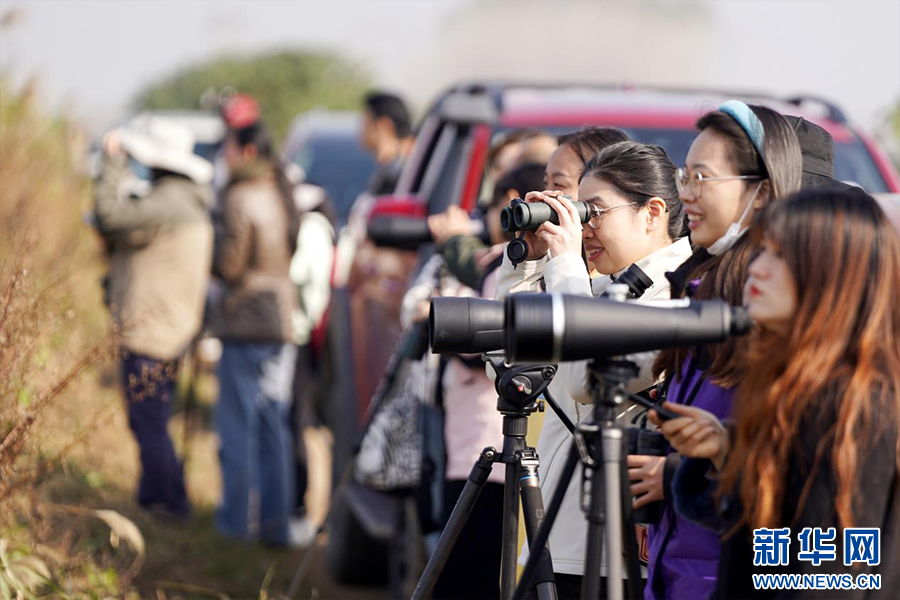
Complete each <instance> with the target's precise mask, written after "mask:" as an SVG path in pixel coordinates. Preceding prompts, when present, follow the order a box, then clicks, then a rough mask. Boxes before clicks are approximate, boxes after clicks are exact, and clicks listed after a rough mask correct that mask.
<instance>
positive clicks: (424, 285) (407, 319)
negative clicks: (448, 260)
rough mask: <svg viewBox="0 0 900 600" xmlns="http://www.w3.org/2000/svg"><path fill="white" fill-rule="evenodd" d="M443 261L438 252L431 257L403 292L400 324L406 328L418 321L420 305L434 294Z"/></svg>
mask: <svg viewBox="0 0 900 600" xmlns="http://www.w3.org/2000/svg"><path fill="white" fill-rule="evenodd" d="M442 262H443V259H442V258H441V257H440V256H439V255H437V254H435V255H434V256H432V257H431V258H429V259H428V261H427V262H426V263H425V264H424V265H423V266H422V269H421V270H420V271H419V274H418V275H417V276H416V279H415V281H413V283H412V285H410V286H409V288H408V289H407V290H406V293H405V294H403V300H402V301H401V303H400V325H401V326H402V327H403V329H404V330H406V329H408V328H409V327H410V326H412V325H413V324H414V323H415V322H416V317H417V316H418V314H419V305H420V304H421V303H422V302H427V301H428V300H429V299H430V298H431V297H432V296H433V295H434V293H435V291H436V288H437V276H438V271H439V270H440V268H441V264H442Z"/></svg>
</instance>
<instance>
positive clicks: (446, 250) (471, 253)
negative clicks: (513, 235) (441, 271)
mask: <svg viewBox="0 0 900 600" xmlns="http://www.w3.org/2000/svg"><path fill="white" fill-rule="evenodd" d="M487 249H488V246H486V245H485V244H484V242H482V241H481V240H480V239H478V238H477V237H475V236H474V235H456V236H453V237H452V238H450V239H449V240H447V241H446V242H444V243H443V244H441V245H440V246H438V249H437V250H438V252H439V253H440V255H441V256H443V257H444V264H445V265H446V266H447V270H448V271H450V274H451V275H453V276H454V277H456V279H457V280H458V281H459V282H460V283H462V284H463V285H465V286H466V287H470V288H472V289H477V288H478V287H479V284H480V283H481V280H482V278H483V277H484V270H483V268H482V267H481V265H480V264H479V262H478V256H479V253H481V252H483V251H485V250H487Z"/></svg>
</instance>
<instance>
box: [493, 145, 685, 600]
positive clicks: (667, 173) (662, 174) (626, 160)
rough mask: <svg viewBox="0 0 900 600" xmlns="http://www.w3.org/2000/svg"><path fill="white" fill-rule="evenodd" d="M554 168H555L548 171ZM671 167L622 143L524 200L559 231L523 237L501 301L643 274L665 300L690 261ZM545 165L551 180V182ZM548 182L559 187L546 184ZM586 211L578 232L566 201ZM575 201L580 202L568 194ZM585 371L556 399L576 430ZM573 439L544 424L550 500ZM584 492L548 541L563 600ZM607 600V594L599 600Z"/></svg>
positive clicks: (577, 563) (569, 587) (575, 490)
mask: <svg viewBox="0 0 900 600" xmlns="http://www.w3.org/2000/svg"><path fill="white" fill-rule="evenodd" d="M551 164H552V161H551ZM674 173H675V166H674V165H673V164H672V161H671V160H670V159H669V157H668V156H667V155H666V153H665V151H664V150H663V149H662V148H660V147H659V146H653V145H649V144H639V143H636V142H619V143H616V144H612V145H609V146H607V147H606V148H603V149H602V150H600V151H599V153H597V154H596V155H595V156H594V157H592V158H590V159H588V161H587V164H586V165H585V167H584V169H583V171H582V173H580V174H578V176H577V177H578V188H577V190H571V189H564V190H547V191H544V192H532V193H529V194H527V195H526V197H525V200H526V202H544V203H546V204H547V205H549V206H550V207H551V208H553V209H554V210H555V211H556V212H557V214H558V215H559V225H553V224H552V223H545V224H543V225H542V226H541V227H540V228H538V229H537V231H535V232H534V233H526V240H527V242H528V244H529V247H530V249H531V254H530V257H529V258H530V260H528V261H526V262H524V263H522V264H520V265H518V267H517V268H514V267H513V265H512V263H511V262H510V261H509V260H508V259H504V263H503V265H501V267H500V268H501V272H500V276H499V280H498V297H503V296H505V295H506V294H509V293H517V292H525V291H531V292H534V291H540V290H541V289H542V284H541V280H543V283H544V286H543V287H545V288H546V291H548V292H558V293H566V294H581V295H600V294H602V293H603V292H604V291H605V289H606V288H607V287H608V286H609V284H610V283H612V281H613V277H614V276H616V275H618V274H620V273H621V272H622V271H624V270H625V269H627V268H628V267H630V266H631V265H633V264H637V265H638V266H639V267H640V269H641V270H643V272H644V273H645V274H646V275H647V276H648V278H649V279H650V280H651V284H650V285H649V287H648V288H647V289H646V291H645V292H644V294H643V296H642V298H643V299H663V298H664V299H668V298H669V282H668V281H667V280H666V278H665V272H666V271H670V270H672V269H675V268H676V267H677V266H678V265H679V264H681V263H682V262H684V260H685V259H687V258H688V257H689V256H690V254H691V248H690V245H689V243H688V241H687V239H686V238H683V237H682V235H683V234H684V220H683V216H682V208H681V203H680V201H679V200H678V192H677V190H676V188H675V180H674ZM553 174H554V171H553V169H552V168H551V165H548V175H553ZM548 181H550V182H552V181H553V179H551V178H550V177H548ZM573 191H574V192H576V193H577V199H580V200H583V201H586V202H588V203H589V205H590V211H591V215H590V219H589V221H588V222H587V223H585V224H582V223H581V220H580V218H579V217H578V214H577V211H576V209H575V207H574V205H573V204H572V201H571V200H569V199H567V198H565V197H563V196H564V194H563V193H564V192H568V193H572V192H573ZM572 195H573V197H574V196H575V194H572ZM583 248H584V249H586V250H587V254H588V257H587V258H588V261H589V265H590V267H591V269H593V270H595V271H597V272H598V273H599V274H600V276H598V277H596V278H594V279H593V280H592V279H591V278H590V275H589V271H588V267H587V266H586V265H585V263H584V261H583V259H582V251H583ZM630 358H632V359H633V360H635V361H636V362H637V363H638V364H639V366H640V367H641V373H642V375H641V376H640V377H639V378H637V379H635V380H634V381H633V382H632V386H631V390H632V391H640V390H643V389H645V388H647V387H650V386H651V385H652V384H653V377H652V374H651V366H652V363H653V359H654V358H655V354H654V353H649V354H647V355H638V356H634V357H630ZM585 379H586V364H585V363H584V362H580V363H574V364H565V363H564V364H562V365H560V372H559V374H558V375H557V377H556V379H555V380H554V381H553V383H551V387H550V392H551V394H553V396H554V397H555V398H556V400H557V402H558V403H559V404H560V406H561V408H562V409H563V410H564V411H565V412H566V413H567V414H568V416H569V418H570V419H571V420H572V421H573V422H576V423H577V422H578V421H579V420H580V419H581V418H582V417H584V416H586V415H587V414H588V408H587V407H584V406H580V405H579V403H578V402H576V399H575V398H573V393H574V394H575V395H577V396H579V397H580V399H581V400H583V401H588V400H589V399H588V398H587V396H586V394H585V389H584V383H585ZM572 443H574V442H573V437H572V434H571V433H570V432H569V431H568V430H567V429H566V428H565V427H564V426H563V424H562V422H561V421H560V420H559V419H558V418H556V417H555V416H554V415H553V414H548V415H547V416H546V417H545V420H544V425H543V427H542V429H541V434H540V438H539V440H538V454H539V455H540V458H541V468H540V476H541V480H542V481H541V488H542V492H543V494H544V496H545V497H549V496H550V495H551V494H552V493H553V490H554V489H556V487H557V486H558V485H559V483H560V481H559V479H560V476H561V470H562V466H563V463H564V462H565V457H566V456H567V455H568V452H569V448H570V446H571V444H572ZM580 492H581V482H580V479H579V478H577V477H576V478H573V479H572V481H571V482H569V488H568V490H567V492H566V495H565V498H564V500H563V505H562V508H561V510H560V513H559V516H558V518H557V520H556V522H555V524H554V527H553V529H552V530H551V533H550V553H551V556H552V557H553V567H554V572H555V573H556V584H557V590H558V594H559V597H560V598H570V597H577V596H578V595H579V593H580V588H581V579H582V577H583V575H584V556H585V545H586V531H587V529H586V527H585V519H584V515H583V514H582V512H581V510H580V504H581V503H580ZM603 593H605V591H604V592H603Z"/></svg>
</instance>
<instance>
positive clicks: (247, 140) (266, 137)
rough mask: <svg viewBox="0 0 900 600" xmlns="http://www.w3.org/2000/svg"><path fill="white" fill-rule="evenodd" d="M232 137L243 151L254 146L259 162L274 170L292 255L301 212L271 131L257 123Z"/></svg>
mask: <svg viewBox="0 0 900 600" xmlns="http://www.w3.org/2000/svg"><path fill="white" fill-rule="evenodd" d="M231 135H233V136H234V139H235V141H236V142H237V143H238V146H240V147H241V149H243V148H245V147H247V146H250V145H253V146H255V147H256V153H257V156H258V157H259V160H261V161H264V162H266V163H268V164H269V165H270V166H271V168H272V177H273V179H274V180H275V187H276V188H278V196H279V197H280V198H281V203H282V206H283V207H284V213H285V215H286V216H287V223H288V233H287V235H288V248H290V250H291V254H293V253H294V251H295V250H296V249H297V234H298V233H299V232H300V218H301V216H300V212H299V211H298V210H297V205H296V203H295V202H294V189H293V188H294V186H293V185H292V184H291V182H290V180H289V179H288V178H287V176H286V175H285V174H284V169H283V168H282V166H281V162H280V159H279V158H278V156H277V154H276V153H275V150H274V143H273V142H272V136H271V134H270V133H269V130H268V129H267V128H266V126H265V125H263V123H262V122H260V121H257V122H256V123H253V124H252V125H248V126H247V127H242V128H241V129H233V130H232V131H231Z"/></svg>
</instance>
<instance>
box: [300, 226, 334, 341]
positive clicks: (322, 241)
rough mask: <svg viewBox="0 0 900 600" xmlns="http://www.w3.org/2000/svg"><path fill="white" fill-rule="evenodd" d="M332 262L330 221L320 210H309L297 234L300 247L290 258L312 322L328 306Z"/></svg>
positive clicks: (302, 299) (304, 306)
mask: <svg viewBox="0 0 900 600" xmlns="http://www.w3.org/2000/svg"><path fill="white" fill-rule="evenodd" d="M333 262H334V239H333V230H332V229H331V224H330V223H329V222H328V220H327V219H326V218H325V217H324V216H323V215H321V214H320V213H309V214H308V215H306V217H304V219H303V223H302V224H301V225H300V231H299V233H298V234H297V250H296V252H294V256H293V257H292V258H291V267H290V277H291V281H292V282H293V283H294V285H296V286H297V287H298V288H299V297H300V300H301V303H302V308H303V311H304V313H305V314H306V316H307V318H308V319H309V322H310V323H312V324H313V325H315V324H317V323H318V322H319V320H320V319H321V318H322V315H323V314H325V309H326V308H327V307H328V300H329V298H330V297H331V267H332V263H333Z"/></svg>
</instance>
